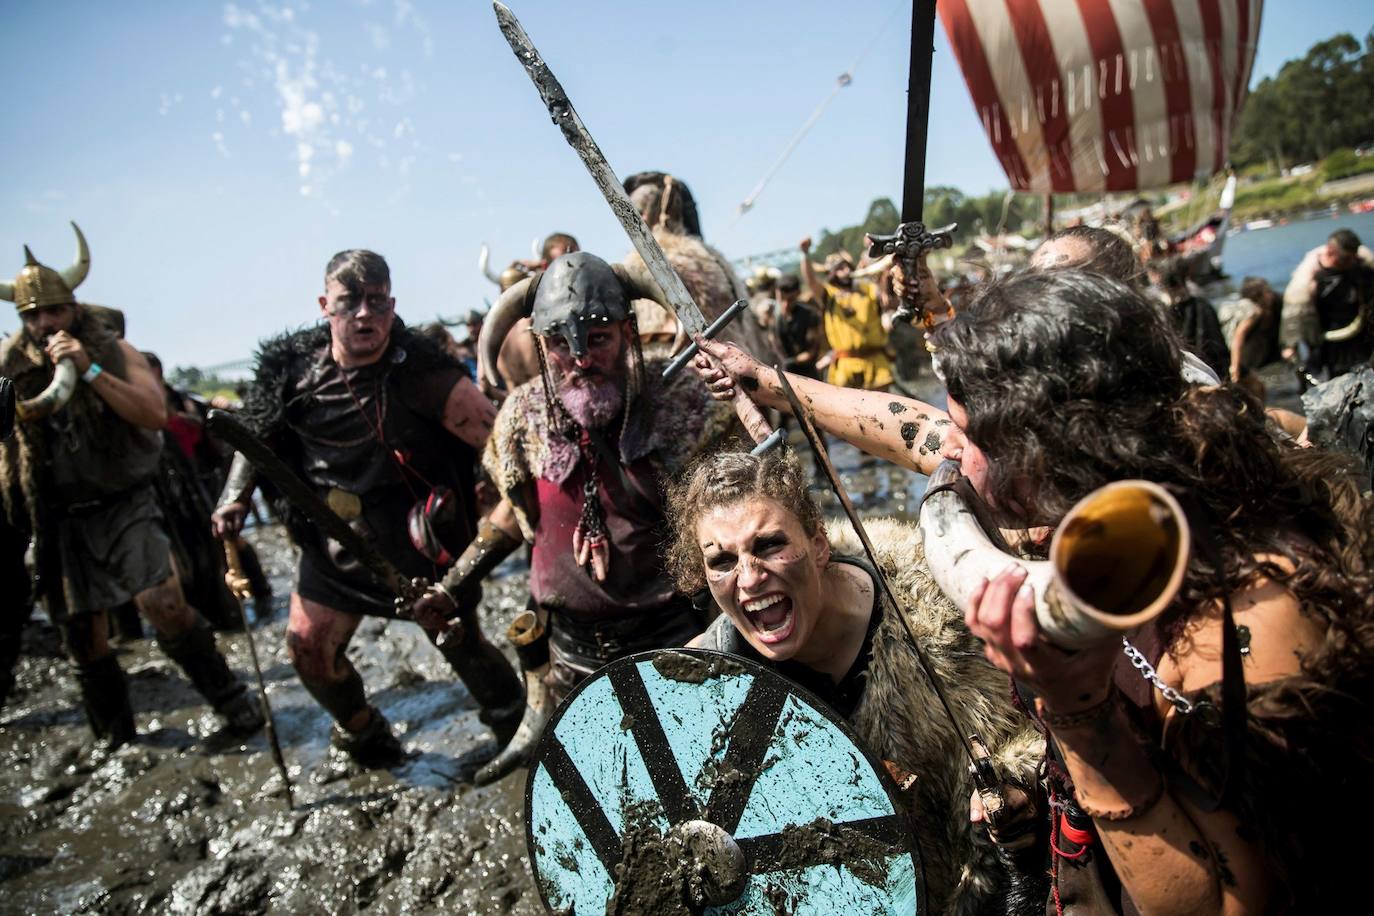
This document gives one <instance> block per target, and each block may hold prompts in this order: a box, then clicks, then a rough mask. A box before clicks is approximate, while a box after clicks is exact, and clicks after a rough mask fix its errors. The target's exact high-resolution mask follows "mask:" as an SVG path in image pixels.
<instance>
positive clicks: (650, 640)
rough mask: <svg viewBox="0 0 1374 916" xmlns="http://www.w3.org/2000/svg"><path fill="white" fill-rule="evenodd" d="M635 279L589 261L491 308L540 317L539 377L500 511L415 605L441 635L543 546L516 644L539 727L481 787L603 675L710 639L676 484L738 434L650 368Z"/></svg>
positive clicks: (565, 261) (495, 448)
mask: <svg viewBox="0 0 1374 916" xmlns="http://www.w3.org/2000/svg"><path fill="white" fill-rule="evenodd" d="M636 276H638V275H637V274H635V273H633V272H632V271H627V270H625V269H623V268H621V267H620V266H619V265H617V266H616V267H615V268H612V267H611V265H609V264H607V263H606V262H605V261H603V260H601V259H600V258H598V257H596V256H595V255H592V254H588V253H586V252H577V253H574V254H568V255H564V256H563V257H561V258H559V259H558V260H556V261H554V262H553V264H552V265H550V267H549V269H548V270H547V271H546V272H544V273H543V274H539V275H536V276H535V277H532V278H530V280H528V281H524V282H522V283H520V284H517V285H515V286H513V287H511V288H510V289H509V290H507V291H506V292H505V293H504V294H502V298H501V300H499V301H498V302H497V303H496V305H494V306H493V307H492V313H493V314H494V315H505V314H507V313H509V312H524V313H525V314H528V315H530V317H531V318H532V320H533V321H532V324H533V330H534V335H535V343H536V345H537V347H538V354H539V359H540V365H541V371H540V378H539V379H537V380H534V379H532V380H531V381H529V382H527V383H526V384H524V385H522V386H521V387H519V388H517V389H516V390H515V391H514V392H512V393H511V396H510V397H509V398H508V399H507V400H506V402H505V403H504V404H503V405H502V406H501V412H500V413H499V414H498V415H497V418H496V428H495V430H494V431H493V432H492V436H491V440H490V442H488V444H487V451H486V455H485V458H484V461H483V463H484V465H485V467H486V469H487V472H488V473H489V474H490V475H491V478H492V480H493V481H494V482H495V484H496V486H497V488H498V489H499V491H500V494H501V502H500V503H499V504H498V505H497V507H496V508H495V509H494V510H493V511H492V513H491V514H490V515H489V516H488V517H487V518H486V519H484V520H483V522H482V525H481V528H480V530H479V531H478V534H477V538H476V539H475V540H474V541H473V542H472V544H471V545H470V546H469V547H468V549H467V551H466V552H464V554H463V555H462V556H461V557H459V558H458V562H457V563H456V564H455V565H454V567H453V569H451V570H450V571H449V573H448V575H447V576H445V578H444V580H443V582H442V583H440V585H439V586H438V587H436V588H435V589H434V590H433V591H432V592H431V593H430V594H429V595H426V596H425V597H424V598H421V599H420V601H419V602H417V603H416V606H415V612H416V619H417V620H419V621H420V622H421V623H422V624H424V625H425V626H426V627H428V628H431V629H435V630H438V629H441V628H443V627H444V626H445V619H446V618H448V617H451V616H452V615H453V613H454V608H455V606H456V604H457V601H456V600H455V599H456V598H458V597H460V596H461V595H462V594H464V593H466V592H467V591H468V590H470V589H471V588H473V587H474V586H475V585H476V583H477V582H479V581H480V580H481V579H482V577H484V576H485V575H486V574H487V573H489V572H490V571H491V570H493V569H495V568H496V566H497V565H498V564H499V563H500V562H501V561H502V560H503V559H504V558H505V557H506V556H508V555H509V554H510V553H512V552H513V551H514V550H515V549H516V548H517V547H519V546H520V545H521V543H522V542H525V541H528V542H530V543H531V544H532V545H533V550H532V553H531V560H530V607H529V610H528V611H527V612H526V613H524V614H522V615H520V616H519V617H518V618H517V619H516V622H515V623H514V624H513V625H512V627H511V630H510V631H509V633H508V636H509V637H510V639H511V641H512V642H513V643H514V644H515V645H516V651H517V654H518V655H519V656H520V661H521V667H522V668H523V669H524V673H525V682H526V690H527V695H526V714H525V721H524V722H522V723H521V727H520V731H519V733H518V734H517V735H516V738H515V739H514V740H513V741H512V742H511V744H510V746H508V747H507V748H506V750H504V751H503V752H502V753H501V755H500V756H499V757H498V758H497V759H496V760H495V761H493V762H492V763H491V764H489V765H488V766H487V767H485V768H484V769H483V770H481V771H480V772H479V773H478V774H477V782H478V783H479V784H481V783H485V782H490V781H491V780H494V779H496V778H499V777H500V776H503V775H505V774H506V773H508V772H510V771H511V770H513V769H515V768H516V767H517V766H519V765H520V764H521V763H523V762H524V760H525V759H526V756H527V754H528V753H529V751H530V750H531V749H532V748H533V745H534V742H535V741H536V740H537V739H538V737H539V735H540V733H541V732H542V730H543V726H544V722H545V721H546V720H547V718H548V716H549V714H550V713H551V712H552V711H553V707H554V706H555V705H556V703H557V701H558V700H560V699H562V697H564V696H566V695H567V693H568V692H569V691H570V690H571V689H572V688H573V687H574V686H575V685H576V684H578V683H579V682H580V681H582V680H583V679H584V678H585V677H587V675H589V674H590V673H591V672H593V671H594V670H596V669H597V668H599V667H601V666H602V665H604V664H606V663H607V662H610V661H613V660H614V659H617V658H620V657H622V656H625V655H629V654H631V653H634V652H641V651H645V650H647V649H654V648H661V647H664V646H675V645H682V644H683V643H685V642H686V641H687V640H688V639H690V638H691V637H693V636H695V635H696V633H698V632H700V630H699V628H700V626H701V625H702V620H701V617H700V615H699V614H698V612H697V611H696V609H694V608H693V607H692V604H691V602H690V601H689V600H688V598H687V597H686V596H684V595H681V594H679V593H677V592H676V591H675V590H674V587H673V582H672V579H671V577H670V576H669V575H668V573H667V572H666V569H665V564H664V557H663V554H662V548H663V545H664V543H665V539H666V532H667V524H666V522H665V521H664V515H663V513H664V502H663V496H662V492H663V483H664V481H665V480H666V478H667V477H669V476H671V475H672V474H674V473H676V472H677V471H678V470H679V469H681V468H682V467H683V466H684V465H685V464H686V463H687V462H688V461H690V460H691V459H692V458H693V457H694V456H695V455H697V454H698V453H700V452H701V451H702V450H703V449H704V448H705V447H706V446H708V445H710V444H713V443H714V442H716V441H718V440H719V439H721V438H722V437H723V436H724V435H725V434H727V433H728V432H731V431H732V430H733V423H734V420H733V416H734V415H733V412H732V411H731V410H730V409H729V407H728V406H727V405H725V404H717V403H716V402H713V401H711V400H710V399H709V397H708V396H707V395H706V392H705V391H704V390H703V389H702V387H701V386H700V385H697V384H695V383H694V382H693V381H691V380H690V379H686V378H684V377H683V375H678V376H675V377H674V378H673V379H672V380H671V381H667V382H665V381H663V380H662V376H661V370H662V368H663V366H662V364H661V363H660V362H658V361H650V362H649V363H647V364H646V363H645V360H644V356H643V354H642V352H641V350H640V343H639V332H638V328H637V326H636V321H635V313H634V310H633V309H632V307H631V303H632V301H633V300H635V299H641V298H652V299H657V300H659V301H662V293H661V292H660V291H659V290H658V289H657V287H653V288H650V286H649V284H646V283H645V282H644V281H643V280H642V279H635V277H636ZM503 323H504V325H505V327H507V328H509V327H510V326H511V325H512V324H513V322H511V321H509V320H507V319H503ZM496 344H497V345H498V346H499V344H500V341H496ZM694 628H698V629H694Z"/></svg>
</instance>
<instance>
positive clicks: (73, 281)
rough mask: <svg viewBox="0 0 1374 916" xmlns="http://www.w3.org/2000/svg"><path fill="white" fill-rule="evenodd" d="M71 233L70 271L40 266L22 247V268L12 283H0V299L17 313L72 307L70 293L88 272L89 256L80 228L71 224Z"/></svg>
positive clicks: (28, 251)
mask: <svg viewBox="0 0 1374 916" xmlns="http://www.w3.org/2000/svg"><path fill="white" fill-rule="evenodd" d="M72 230H73V231H74V232H75V233H76V261H75V262H74V263H73V264H72V266H71V267H68V268H67V269H66V270H60V271H59V270H53V269H52V268H51V267H48V266H47V265H44V264H40V263H38V259H37V258H35V257H34V256H33V252H32V251H30V250H29V246H27V245H25V246H24V267H23V269H22V270H20V271H19V275H18V276H17V277H15V278H14V282H13V283H5V282H0V299H6V300H8V301H10V302H13V303H14V304H15V308H16V309H17V310H18V311H19V312H20V313H23V312H27V311H29V310H31V309H37V308H43V307H44V306H49V305H75V304H76V296H75V295H74V294H73V292H72V291H73V290H74V289H76V288H77V287H78V286H80V285H81V281H82V280H85V279H86V274H87V273H89V272H90V269H91V252H90V249H88V248H87V247H86V237H85V236H84V235H82V234H81V227H79V226H77V224H76V223H72Z"/></svg>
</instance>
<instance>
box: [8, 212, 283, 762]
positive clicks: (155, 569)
mask: <svg viewBox="0 0 1374 916" xmlns="http://www.w3.org/2000/svg"><path fill="white" fill-rule="evenodd" d="M72 228H73V229H76V237H77V246H78V247H77V252H78V253H77V260H76V263H75V264H74V265H73V266H72V267H70V268H68V269H67V270H65V271H62V272H60V273H59V272H58V271H55V270H53V269H52V268H50V267H46V266H44V265H42V264H40V263H38V261H37V260H35V259H34V256H33V254H32V253H31V252H30V251H29V250H28V248H27V247H26V248H25V249H24V255H25V258H26V263H25V265H24V269H23V270H22V271H20V273H19V276H18V277H17V278H16V279H15V281H14V283H13V284H10V283H5V284H0V297H3V298H5V299H8V300H11V301H13V302H14V303H15V305H16V306H17V307H18V311H19V318H20V320H21V321H22V322H23V327H22V328H20V329H19V330H18V331H16V332H15V333H13V334H11V335H10V336H9V337H8V338H7V339H6V340H5V341H4V343H3V344H0V374H3V375H7V376H10V377H12V378H13V379H14V381H15V386H16V388H17V389H18V393H19V396H20V397H21V398H26V399H28V400H27V402H26V404H23V405H21V413H22V414H23V415H24V420H25V421H24V422H22V423H21V424H20V425H19V429H18V435H17V437H16V441H14V442H12V443H6V446H5V448H4V451H3V452H2V453H0V489H2V490H3V497H4V507H5V510H6V515H7V516H8V519H7V520H8V524H9V525H10V526H12V529H13V530H16V531H18V532H22V533H23V534H24V535H27V536H28V537H29V538H32V539H33V541H34V550H33V556H34V558H35V569H34V570H33V572H34V575H35V579H36V582H37V594H38V597H40V598H41V599H42V600H43V602H44V604H45V605H46V607H47V611H48V616H49V617H50V618H51V619H52V621H53V623H54V624H56V625H57V626H58V627H59V628H60V629H61V631H62V637H63V641H64V643H65V644H66V649H67V652H68V654H69V655H70V656H71V658H72V660H73V661H74V662H75V664H76V669H77V681H78V683H79V684H80V685H81V695H82V699H83V702H84V705H85V709H86V717H87V720H88V721H89V722H90V726H91V730H92V731H93V732H94V733H95V735H96V737H97V738H98V739H100V740H102V741H103V742H104V743H105V744H106V745H107V746H108V747H112V748H113V747H118V746H119V745H121V744H126V743H128V742H129V741H132V740H133V738H134V736H135V727H134V714H133V709H132V707H131V706H130V703H129V689H128V684H127V682H126V681H125V679H124V672H123V670H122V669H121V668H120V666H119V661H118V659H116V658H115V656H114V654H113V652H112V650H111V648H110V643H109V611H110V609H111V608H114V607H117V606H119V605H121V604H124V603H125V602H127V601H129V600H131V599H132V600H133V601H134V602H135V603H136V604H137V606H138V609H139V610H140V611H141V612H142V614H143V616H144V617H146V618H147V619H148V622H149V623H151V624H152V626H153V629H154V630H155V631H156V632H157V640H158V644H159V645H160V646H161V648H162V650H163V651H164V652H165V653H167V656H168V657H169V658H171V659H172V660H173V661H174V662H176V663H177V664H178V665H179V666H180V667H181V669H182V670H183V671H184V672H185V673H186V675H187V677H189V678H190V680H191V683H192V684H193V685H194V686H195V688H196V689H197V690H198V691H199V692H200V693H201V695H202V696H204V697H205V699H206V700H207V701H209V702H210V704H211V705H212V706H213V707H214V708H215V711H216V712H218V713H219V714H220V715H221V716H223V717H224V718H225V720H226V721H227V731H228V732H229V733H232V734H235V735H247V734H250V733H252V732H254V731H256V730H257V729H258V728H259V727H261V726H262V724H263V719H262V713H261V711H260V709H259V708H258V703H257V700H256V699H255V698H254V697H251V696H249V695H248V694H247V692H246V691H245V689H244V685H243V684H242V682H240V681H239V679H238V678H237V677H236V676H235V675H234V673H233V672H232V671H230V670H229V666H228V665H227V664H226V663H225V661H224V656H223V655H221V654H220V651H219V649H218V648H217V647H216V646H215V637H214V634H213V632H212V631H211V629H210V625H209V624H208V623H207V622H206V621H205V618H203V617H202V616H201V615H200V614H199V613H198V612H197V611H196V609H195V608H193V607H191V606H190V605H189V604H187V602H186V597H185V595H184V594H183V592H182V587H181V582H180V580H179V579H178V577H177V573H176V570H175V568H174V566H173V564H172V560H171V543H170V542H169V540H168V538H167V534H166V531H165V530H164V526H163V518H162V513H161V512H160V511H159V509H158V503H157V496H156V492H155V489H154V478H155V477H156V476H157V474H158V463H159V456H160V454H161V451H162V434H161V430H162V427H163V425H164V424H165V423H166V421H167V407H166V402H165V400H164V397H163V392H162V387H161V385H160V384H159V383H158V381H157V379H156V377H155V376H154V375H153V373H152V370H151V369H150V368H149V366H148V361H147V360H146V359H144V358H143V356H142V355H141V354H140V353H139V352H138V350H136V349H134V348H133V347H132V346H130V345H129V344H128V343H127V342H126V341H124V340H123V339H122V337H121V335H120V333H119V331H120V329H118V328H116V327H114V326H113V325H111V324H110V323H107V322H106V321H104V320H102V317H101V315H100V314H99V313H94V312H91V311H89V310H88V309H87V308H86V307H84V306H82V305H80V304H78V303H77V301H76V297H75V295H74V294H73V292H72V290H73V289H75V288H76V286H77V285H79V284H80V283H81V281H82V280H84V279H85V278H86V273H87V271H88V270H89V269H90V255H89V253H88V251H87V248H86V240H85V238H84V237H83V236H82V235H81V230H80V229H77V228H76V224H75V223H73V224H72ZM73 370H74V371H75V373H77V374H79V376H80V379H81V381H80V382H79V383H76V384H75V385H73V384H71V383H70V382H71V380H72V378H73V377H72V372H73ZM68 398H69V399H68ZM9 552H10V553H12V551H9ZM6 589H7V590H9V591H11V594H12V595H13V594H18V593H21V592H22V591H23V586H22V585H21V584H20V581H14V580H10V579H8V578H7V580H6ZM24 612H25V614H26V613H27V607H26V606H25V608H24ZM13 656H14V653H6V657H5V661H6V663H7V664H10V665H12V664H13V661H14V658H13ZM7 675H8V672H7ZM6 680H8V677H7V678H6Z"/></svg>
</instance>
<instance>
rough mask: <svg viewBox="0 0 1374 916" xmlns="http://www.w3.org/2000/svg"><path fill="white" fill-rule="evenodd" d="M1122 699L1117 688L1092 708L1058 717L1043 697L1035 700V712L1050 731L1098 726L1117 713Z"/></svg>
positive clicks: (1087, 707)
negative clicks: (1116, 710) (1119, 701)
mask: <svg viewBox="0 0 1374 916" xmlns="http://www.w3.org/2000/svg"><path fill="white" fill-rule="evenodd" d="M1119 699H1121V696H1120V694H1118V693H1117V691H1116V688H1115V687H1113V688H1112V689H1111V690H1108V691H1107V695H1106V696H1104V697H1103V698H1102V699H1100V700H1098V701H1097V702H1096V703H1094V704H1093V705H1091V706H1085V707H1084V708H1082V709H1080V710H1078V711H1077V712H1070V713H1065V714H1064V715H1062V716H1057V715H1055V714H1054V713H1053V712H1051V711H1050V709H1049V707H1048V706H1046V705H1045V700H1044V698H1042V697H1037V698H1036V700H1035V712H1036V714H1037V715H1039V717H1040V721H1041V722H1043V723H1045V727H1046V728H1048V729H1049V730H1050V731H1054V730H1055V729H1061V728H1078V727H1079V726H1083V725H1096V724H1097V723H1098V722H1101V721H1102V720H1103V719H1106V718H1107V717H1108V716H1110V715H1111V714H1112V712H1113V711H1115V709H1116V707H1117V701H1118V700H1119Z"/></svg>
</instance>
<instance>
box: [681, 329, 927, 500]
mask: <svg viewBox="0 0 1374 916" xmlns="http://www.w3.org/2000/svg"><path fill="white" fill-rule="evenodd" d="M701 343H702V353H701V354H699V355H698V357H697V361H696V362H695V363H694V364H693V367H694V368H695V370H696V372H697V375H698V376H699V377H701V379H702V380H703V381H704V382H706V384H707V386H708V387H709V388H710V389H711V393H712V395H713V396H714V397H716V398H720V399H722V400H724V399H728V398H731V397H733V396H734V391H735V386H736V385H738V386H739V387H740V388H742V389H743V390H744V391H745V392H746V393H747V394H748V395H749V396H750V397H752V398H753V399H754V401H755V402H757V403H758V404H759V405H760V406H762V407H773V408H776V409H778V410H781V411H783V412H788V407H787V400H786V399H785V398H784V397H783V395H782V387H781V385H780V384H779V382H778V376H777V372H776V371H775V370H773V369H770V368H768V367H767V366H764V365H763V364H762V363H760V362H759V361H758V360H756V359H754V358H753V357H752V356H750V355H749V354H748V353H745V352H744V351H743V350H741V349H740V348H739V347H736V346H734V345H733V344H726V343H720V342H718V341H703V342H701ZM787 379H788V381H790V382H791V383H792V387H793V389H794V390H795V391H796V392H797V397H798V398H800V399H801V402H802V403H803V404H805V405H806V406H807V407H809V408H810V409H811V412H812V419H813V420H814V421H815V423H816V426H817V427H819V428H820V429H821V430H823V431H825V432H826V433H829V434H830V435H832V436H838V437H840V438H841V439H844V440H845V441H846V442H848V443H850V444H851V445H853V446H854V447H856V448H858V449H861V450H863V451H865V452H867V453H868V454H870V455H875V456H877V457H879V458H884V459H886V460H888V461H891V462H893V463H894V464H898V465H901V466H902V467H906V468H911V469H912V470H916V471H920V472H921V473H922V474H930V473H931V472H933V471H934V470H935V467H936V466H937V465H938V464H939V463H940V444H941V442H942V441H943V439H944V434H945V431H946V429H948V427H949V426H950V425H951V421H950V419H949V415H948V414H946V413H945V412H944V411H943V410H940V409H939V408H937V407H932V406H931V405H929V404H927V403H925V402H924V401H918V400H916V399H915V398H907V397H902V396H900V395H893V394H885V393H883V392H880V391H863V390H861V389H857V388H840V387H838V386H835V385H829V384H827V383H825V382H821V381H817V380H815V379H809V378H805V377H804V376H800V375H795V374H793V373H790V372H789V373H788V374H787Z"/></svg>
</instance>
